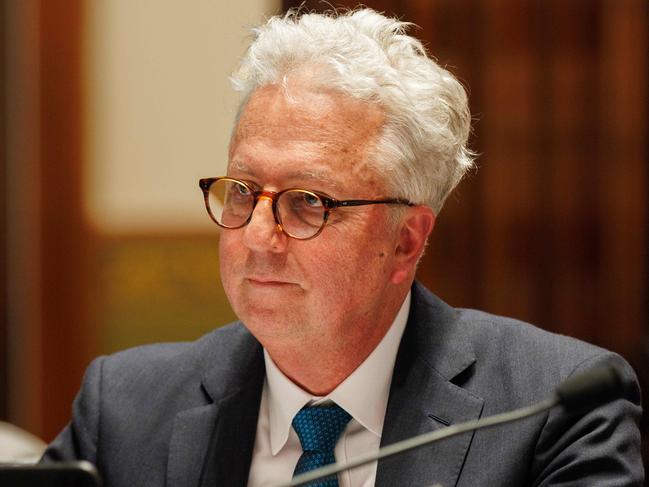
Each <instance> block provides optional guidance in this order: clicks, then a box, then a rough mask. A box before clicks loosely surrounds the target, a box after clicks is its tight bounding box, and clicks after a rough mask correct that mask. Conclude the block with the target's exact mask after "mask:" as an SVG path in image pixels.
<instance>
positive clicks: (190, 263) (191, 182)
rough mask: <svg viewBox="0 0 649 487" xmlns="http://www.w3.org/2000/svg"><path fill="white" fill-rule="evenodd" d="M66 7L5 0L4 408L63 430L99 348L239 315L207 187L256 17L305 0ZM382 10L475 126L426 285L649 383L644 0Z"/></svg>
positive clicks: (423, 272) (187, 332) (32, 424)
mask: <svg viewBox="0 0 649 487" xmlns="http://www.w3.org/2000/svg"><path fill="white" fill-rule="evenodd" d="M65 3H66V8H65V9H62V8H61V6H60V3H58V2H56V5H55V2H46V1H43V0H41V1H40V2H38V1H35V0H34V1H31V2H18V1H15V2H12V1H11V0H5V1H4V4H3V6H4V9H3V12H2V29H3V32H2V34H3V40H4V42H3V47H4V49H3V54H2V56H3V63H2V73H1V75H2V85H3V88H4V94H5V95H4V97H3V102H2V108H1V109H2V114H3V116H2V124H3V128H4V131H3V136H2V143H3V149H4V150H3V158H2V166H1V167H0V169H1V170H2V185H1V186H0V191H2V196H3V198H2V205H3V208H2V209H3V212H2V219H1V220H0V225H1V228H0V231H1V232H2V237H3V238H2V245H3V248H2V252H3V256H4V258H3V259H2V262H0V278H1V281H0V285H1V286H2V291H3V292H2V298H1V299H2V302H0V304H1V305H2V310H3V312H2V317H1V319H2V322H1V323H0V353H2V359H3V363H4V366H3V367H2V371H1V373H0V413H2V417H4V418H5V419H9V420H10V421H12V422H14V423H17V424H19V425H21V426H23V427H25V428H26V429H28V430H30V431H32V432H34V433H36V434H38V435H40V436H42V437H43V438H45V439H47V440H49V439H51V438H52V436H53V435H54V434H55V433H56V432H57V431H58V430H59V429H60V428H61V427H62V426H63V425H64V423H65V421H66V420H67V418H68V417H69V412H70V402H71V400H72V398H73V396H74V393H75V392H76V390H77V388H78V385H79V381H80V379H81V375H82V373H83V370H84V368H85V366H86V365H87V363H88V361H89V360H90V359H91V358H92V357H93V356H96V355H97V354H101V353H110V352H112V351H114V350H117V349H121V348H124V347H128V346H132V345H135V344H139V343H145V342H155V341H161V340H177V339H192V338H194V337H196V336H198V335H200V334H201V333H203V332H204V331H207V330H209V329H211V328H213V327H215V326H218V325H219V324H223V323H225V322H227V321H229V320H231V319H232V317H233V315H232V312H231V310H230V309H229V307H228V305H227V303H226V302H225V300H224V297H223V293H222V289H221V288H220V283H219V280H218V277H217V275H218V263H217V244H218V242H217V236H216V230H215V228H214V227H213V225H212V224H211V223H210V222H209V220H208V219H207V217H206V215H205V214H204V207H203V206H202V199H201V195H200V191H199V190H198V186H197V179H198V178H199V177H202V176H213V175H218V174H221V173H222V172H223V171H224V167H225V166H224V164H225V161H226V146H227V140H228V137H229V132H230V122H231V119H232V116H233V112H234V107H235V106H236V100H237V98H236V96H235V95H234V94H233V93H232V92H231V91H230V90H229V88H228V85H227V79H226V78H227V74H228V73H229V71H230V70H231V69H232V68H233V67H234V64H235V61H236V58H237V57H238V56H239V55H240V54H241V53H242V52H243V49H244V48H245V45H246V39H245V37H246V33H247V31H248V28H249V27H250V26H252V25H254V24H256V23H258V22H259V21H260V20H261V19H262V18H263V16H264V15H265V14H266V15H268V14H272V13H276V12H279V11H281V9H282V8H284V9H286V8H289V7H293V6H296V5H298V4H301V3H302V2H301V0H300V1H290V0H284V3H283V4H280V3H279V0H277V3H275V2H273V1H271V0H245V1H243V0H242V1H240V2H236V5H230V2H228V3H225V2H212V1H207V0H205V1H196V2H190V5H191V6H187V5H188V4H186V3H180V2H173V1H153V0H150V1H144V0H143V1H141V2H129V1H127V0H111V1H105V2H83V1H81V0H69V1H67V2H65ZM364 3H365V4H366V5H368V6H370V7H373V8H375V9H377V10H381V11H386V12H387V13H391V14H395V15H397V16H399V17H401V18H403V19H404V20H407V21H411V22H414V23H416V24H418V25H419V26H420V28H418V29H415V30H414V33H415V34H416V35H417V36H418V37H420V38H421V39H422V40H424V41H425V43H426V45H427V47H428V48H429V50H430V51H431V52H432V53H433V54H434V55H435V56H436V57H437V59H438V60H439V62H440V63H441V64H443V65H446V66H448V67H449V69H451V70H452V71H453V72H454V73H455V74H456V75H457V76H458V77H459V78H460V79H461V80H462V81H463V82H464V84H465V85H466V86H467V87H468V88H469V91H470V98H471V106H472V112H473V114H474V116H475V118H476V122H475V133H474V136H473V147H474V149H475V150H476V151H477V152H479V153H480V157H479V159H478V162H479V170H478V171H477V172H476V173H474V174H471V175H470V176H469V177H468V179H467V180H466V181H465V182H463V183H462V184H461V186H460V188H459V190H458V191H457V192H456V193H455V195H454V196H452V197H451V198H450V201H449V202H448V203H447V206H446V208H445V209H444V211H443V212H442V214H441V215H440V218H439V219H438V223H437V228H436V230H435V233H434V235H433V239H432V242H431V245H430V248H429V250H428V253H427V255H426V257H425V259H424V261H423V263H422V265H421V267H420V271H419V277H420V279H421V280H423V281H424V282H425V283H426V284H427V285H429V286H430V287H431V288H432V289H433V290H434V291H435V292H437V293H438V294H439V295H440V296H441V297H442V298H443V299H445V300H447V301H448V302H450V303H451V304H453V305H456V306H465V307H479V308H483V309H486V310H488V311H491V312H494V313H499V314H506V315H510V316H514V317H517V318H520V319H523V320H527V321H531V322H534V323H536V324H538V325H540V326H542V327H543V328H546V329H548V330H552V331H556V332H560V333H565V334H569V335H573V336H576V337H579V338H582V339H585V340H588V341H591V342H594V343H597V344H600V345H602V346H605V347H607V348H611V349H613V350H616V351H618V352H620V353H622V354H623V355H625V356H626V357H627V358H629V359H630V360H632V361H633V362H634V363H635V364H636V368H637V370H638V372H639V373H640V374H641V375H645V374H646V372H645V371H646V370H649V369H648V367H647V365H646V363H644V362H643V360H644V359H643V357H646V349H647V343H648V338H647V334H648V331H649V330H648V326H647V318H648V316H649V283H648V280H647V276H649V272H648V270H649V269H648V267H649V265H648V256H647V254H648V252H647V249H648V243H649V225H648V219H649V217H648V215H649V204H648V203H649V202H648V197H647V193H648V189H649V174H648V170H647V168H648V165H647V162H648V151H649V143H648V142H647V141H648V140H649V138H648V137H647V135H649V134H648V132H649V129H648V124H647V114H648V112H649V101H648V97H647V87H648V83H647V82H648V78H649V63H648V59H647V58H648V55H649V54H648V53H649V49H648V48H649V46H648V44H649V41H648V27H647V26H648V11H647V3H646V2H645V1H644V0H616V1H612V0H546V1H542V2H541V1H533V0H474V1H457V0H434V1H432V0H381V1H379V0H377V1H371V0H366V1H365V2H364ZM339 4H343V5H345V4H346V5H348V6H354V5H355V3H352V2H336V3H335V5H339ZM306 5H307V6H309V7H313V8H316V9H319V10H323V9H324V8H327V7H326V5H324V4H323V3H321V2H316V1H314V2H306ZM539 365H540V366H542V364H539Z"/></svg>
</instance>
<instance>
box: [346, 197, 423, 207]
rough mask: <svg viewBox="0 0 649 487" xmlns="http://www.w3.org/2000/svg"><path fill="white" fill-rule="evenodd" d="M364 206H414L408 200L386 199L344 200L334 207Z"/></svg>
mask: <svg viewBox="0 0 649 487" xmlns="http://www.w3.org/2000/svg"><path fill="white" fill-rule="evenodd" d="M365 205H407V206H415V203H412V202H410V201H408V200H402V199H398V198H397V199H387V200H344V201H336V203H335V206H365Z"/></svg>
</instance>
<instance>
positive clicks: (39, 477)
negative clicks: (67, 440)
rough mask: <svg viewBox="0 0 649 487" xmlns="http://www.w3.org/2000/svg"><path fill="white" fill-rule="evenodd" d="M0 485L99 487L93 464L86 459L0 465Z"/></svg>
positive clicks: (100, 483)
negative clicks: (37, 463)
mask: <svg viewBox="0 0 649 487" xmlns="http://www.w3.org/2000/svg"><path fill="white" fill-rule="evenodd" d="M0 485H7V486H9V485H10V486H11V487H101V485H102V482H101V477H100V476H99V473H97V469H96V468H95V466H94V465H93V464H92V463H90V462H86V461H80V462H58V463H56V462H55V463H47V464H39V465H0Z"/></svg>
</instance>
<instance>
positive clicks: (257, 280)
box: [246, 277, 294, 287]
mask: <svg viewBox="0 0 649 487" xmlns="http://www.w3.org/2000/svg"><path fill="white" fill-rule="evenodd" d="M246 281H248V283H249V284H251V285H253V286H257V287H278V286H292V285H294V283H292V282H288V281H281V280H277V279H273V278H266V277H248V278H246Z"/></svg>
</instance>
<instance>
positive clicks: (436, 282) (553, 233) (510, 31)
mask: <svg viewBox="0 0 649 487" xmlns="http://www.w3.org/2000/svg"><path fill="white" fill-rule="evenodd" d="M301 3H302V2H301V0H299V1H298V0H296V1H286V2H285V5H284V6H285V8H289V7H296V6H298V5H299V4H301ZM364 3H365V4H366V5H367V6H369V7H372V8H374V9H376V10H379V11H385V12H386V13H391V14H394V15H396V16H398V17H400V18H402V19H403V20H406V21H410V22H414V23H416V24H417V25H419V26H420V27H421V29H416V30H414V31H413V33H414V34H415V35H416V36H418V37H419V38H421V39H422V40H423V41H425V43H426V45H427V47H428V49H429V50H430V52H431V53H432V54H433V55H434V56H435V57H436V58H437V59H438V60H439V62H440V63H441V64H442V65H447V66H448V67H449V69H451V71H453V72H454V73H455V74H456V75H457V76H458V77H459V78H460V79H461V80H462V81H463V83H464V84H465V85H466V86H467V87H468V89H469V92H470V103H471V108H472V113H473V115H474V116H475V118H476V121H475V124H474V127H475V134H474V137H473V148H474V150H476V151H477V152H478V153H479V154H480V156H479V158H478V166H479V169H478V171H477V172H476V173H475V174H471V175H470V176H469V177H468V178H467V180H465V181H464V182H463V183H461V185H460V187H459V188H458V190H457V192H456V193H455V195H453V196H451V198H450V200H449V202H448V203H447V206H446V207H445V209H444V210H443V211H442V213H441V215H440V218H439V219H438V224H437V228H436V230H435V232H434V233H433V238H432V241H431V245H430V249H429V251H428V254H427V255H426V257H425V259H424V262H423V263H422V265H421V268H420V271H419V278H420V279H421V280H423V281H424V282H425V283H426V284H427V285H429V286H430V287H431V288H432V289H433V290H435V292H437V293H438V294H439V295H440V296H441V297H443V298H444V299H446V300H447V301H449V302H451V303H452V304H454V305H456V306H471V307H478V308H482V309H486V310H488V311H491V312H494V313H499V314H505V315H510V316H514V317H517V318H521V319H524V320H527V321H531V322H533V323H536V324H538V325H540V326H542V327H544V328H546V329H548V330H553V331H557V332H560V333H565V334H569V335H573V336H576V337H580V338H582V339H585V340H588V341H590V342H594V343H597V344H600V345H603V346H605V347H607V348H611V349H614V350H616V351H619V352H621V353H623V354H625V355H627V356H628V357H633V356H634V355H635V354H636V353H638V351H639V347H640V346H641V345H640V344H647V331H648V330H647V318H648V316H649V314H648V307H649V289H648V276H649V272H648V259H647V247H648V237H649V230H648V228H649V225H648V199H647V193H648V192H649V191H648V190H649V187H648V186H649V175H648V172H647V149H648V143H647V140H648V137H647V135H648V129H647V114H648V113H647V112H648V108H649V104H648V102H647V86H648V79H647V78H648V77H647V74H648V67H647V66H648V63H647V57H648V53H649V46H648V42H647V36H648V30H647V13H648V12H647V4H646V2H645V1H643V0H622V1H618V2H613V1H607V0H601V1H596V0H592V1H591V0H546V1H543V2H537V1H521V0H480V1H478V0H476V1H473V2H458V1H457V0H435V1H428V0H409V1H406V0H401V1H398V0H382V1H372V0H368V1H366V2H364ZM334 5H337V6H338V5H342V6H348V7H354V6H355V5H356V3H355V2H334ZM305 6H306V7H307V8H313V9H315V10H319V11H322V10H325V9H328V8H330V7H328V6H327V5H326V4H324V3H323V2H320V1H308V2H306V5H305Z"/></svg>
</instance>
